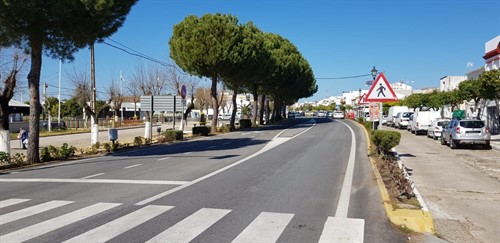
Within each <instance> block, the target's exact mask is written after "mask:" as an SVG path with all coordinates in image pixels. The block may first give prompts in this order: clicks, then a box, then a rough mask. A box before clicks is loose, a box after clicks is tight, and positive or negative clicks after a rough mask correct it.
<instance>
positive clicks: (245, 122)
mask: <svg viewBox="0 0 500 243" xmlns="http://www.w3.org/2000/svg"><path fill="white" fill-rule="evenodd" d="M249 127H252V121H251V120H250V119H240V128H249Z"/></svg>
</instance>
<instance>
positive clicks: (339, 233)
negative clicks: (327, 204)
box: [319, 217, 365, 243]
mask: <svg viewBox="0 0 500 243" xmlns="http://www.w3.org/2000/svg"><path fill="white" fill-rule="evenodd" d="M364 229H365V220H364V219H348V218H334V217H328V219H327V220H326V223H325V227H324V228H323V232H322V233H321V237H320V238H319V242H322V243H323V242H324V243H327V242H360V243H361V242H363V239H364Z"/></svg>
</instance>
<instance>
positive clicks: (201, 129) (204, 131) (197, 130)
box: [193, 126, 210, 136]
mask: <svg viewBox="0 0 500 243" xmlns="http://www.w3.org/2000/svg"><path fill="white" fill-rule="evenodd" d="M208 134H210V127H206V126H197V127H193V135H202V136H208Z"/></svg>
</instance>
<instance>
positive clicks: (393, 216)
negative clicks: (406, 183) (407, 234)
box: [356, 122, 436, 234]
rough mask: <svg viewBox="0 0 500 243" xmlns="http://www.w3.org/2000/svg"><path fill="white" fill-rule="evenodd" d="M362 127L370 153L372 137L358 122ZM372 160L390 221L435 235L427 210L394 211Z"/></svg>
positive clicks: (432, 222)
mask: <svg viewBox="0 0 500 243" xmlns="http://www.w3.org/2000/svg"><path fill="white" fill-rule="evenodd" d="M356 124H358V125H359V126H360V127H362V129H363V131H365V135H366V141H367V142H366V145H367V148H368V151H370V147H371V143H370V136H368V132H367V131H366V129H365V127H363V126H362V125H361V124H359V123H358V122H356ZM369 159H370V163H371V165H372V169H373V173H374V174H375V178H376V179H377V185H378V188H379V190H380V195H381V196H382V200H383V201H384V208H385V212H386V214H387V217H388V218H389V220H390V221H391V222H392V223H393V224H395V225H398V226H405V227H406V228H409V229H411V230H413V231H415V232H419V233H431V234H434V233H435V232H436V230H435V228H434V220H433V219H432V215H431V213H430V212H429V211H426V210H422V209H420V210H417V209H394V208H393V207H392V203H391V199H390V197H389V193H388V192H387V189H386V188H385V184H384V181H383V180H382V176H380V172H379V171H378V168H377V166H376V165H375V161H373V159H372V158H369Z"/></svg>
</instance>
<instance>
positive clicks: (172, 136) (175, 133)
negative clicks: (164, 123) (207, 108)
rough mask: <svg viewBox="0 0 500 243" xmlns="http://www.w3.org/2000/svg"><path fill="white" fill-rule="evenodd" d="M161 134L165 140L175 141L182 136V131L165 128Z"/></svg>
mask: <svg viewBox="0 0 500 243" xmlns="http://www.w3.org/2000/svg"><path fill="white" fill-rule="evenodd" d="M163 135H164V136H165V139H167V141H177V140H182V139H183V138H184V132H183V131H181V130H167V131H165V132H164V133H163Z"/></svg>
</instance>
